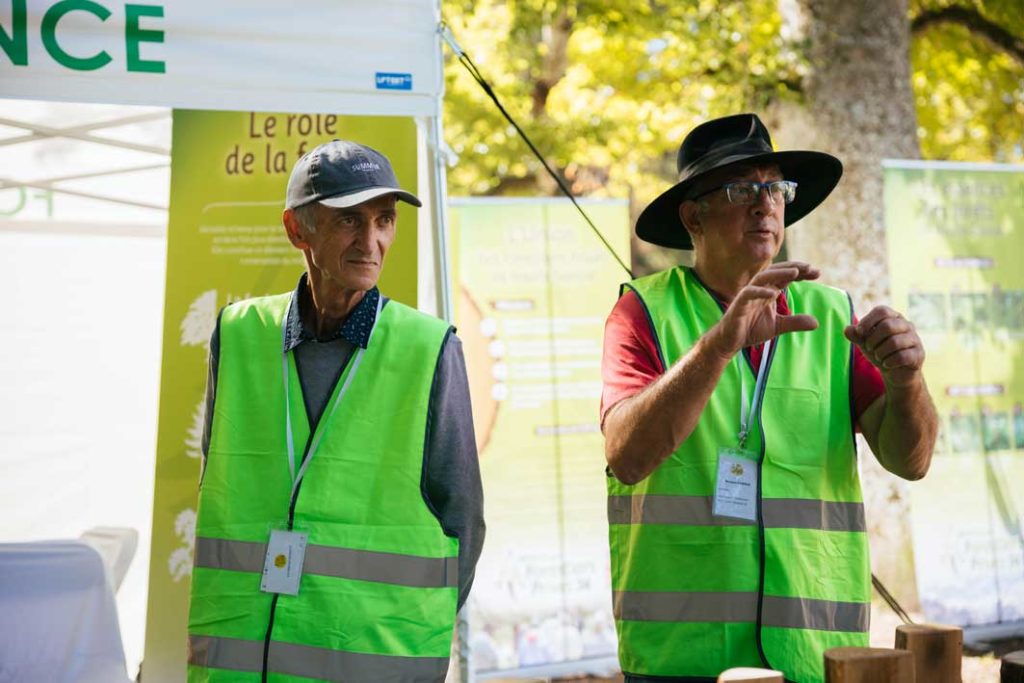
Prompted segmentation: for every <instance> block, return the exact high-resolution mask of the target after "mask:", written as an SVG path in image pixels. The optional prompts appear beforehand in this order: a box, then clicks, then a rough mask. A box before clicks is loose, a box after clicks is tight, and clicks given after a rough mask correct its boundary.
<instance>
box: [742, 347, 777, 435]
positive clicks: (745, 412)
mask: <svg viewBox="0 0 1024 683" xmlns="http://www.w3.org/2000/svg"><path fill="white" fill-rule="evenodd" d="M771 350H772V340H771V339H769V340H768V341H766V342H765V343H764V349H762V350H761V363H760V366H759V367H758V369H757V381H756V382H755V383H754V396H753V397H752V398H751V400H750V402H749V404H748V402H747V383H746V382H745V381H743V378H744V377H745V376H746V373H745V372H743V365H742V363H743V361H742V360H739V356H737V361H738V362H739V365H737V367H738V368H739V369H740V386H741V387H742V390H743V398H742V399H740V433H739V439H740V448H743V444H745V443H746V442H747V435H748V434H750V422H751V420H753V418H754V410H755V409H756V408H757V404H758V401H760V400H761V395H762V394H763V393H764V383H765V376H766V375H767V372H766V369H767V367H768V354H769V353H770V352H771ZM748 405H749V407H748Z"/></svg>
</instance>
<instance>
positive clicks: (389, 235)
mask: <svg viewBox="0 0 1024 683" xmlns="http://www.w3.org/2000/svg"><path fill="white" fill-rule="evenodd" d="M315 217H316V230H315V231H312V232H310V231H308V230H304V231H303V232H304V233H305V234H304V239H305V242H306V244H307V245H308V248H309V262H310V263H309V265H310V267H311V268H315V269H316V270H318V271H319V274H320V276H321V278H322V280H323V281H324V282H325V283H327V282H329V283H331V284H333V285H334V286H335V287H336V288H338V289H342V290H347V291H351V290H361V291H368V290H370V289H373V287H374V286H376V284H377V280H378V279H379V278H380V273H381V269H382V268H383V266H384V256H385V255H386V254H387V251H388V248H389V247H390V246H391V243H392V242H394V241H395V229H396V224H397V219H398V214H397V212H396V209H395V196H394V195H383V196H381V197H377V198H375V199H371V200H369V201H366V202H363V203H362V204H357V205H356V206H352V207H346V208H340V209H339V208H332V207H328V206H323V205H322V204H317V205H316V207H315Z"/></svg>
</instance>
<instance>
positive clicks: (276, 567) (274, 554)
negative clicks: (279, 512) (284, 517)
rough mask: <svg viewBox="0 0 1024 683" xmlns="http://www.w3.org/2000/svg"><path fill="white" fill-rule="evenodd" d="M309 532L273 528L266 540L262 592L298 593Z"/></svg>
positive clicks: (261, 583)
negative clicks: (268, 538)
mask: <svg viewBox="0 0 1024 683" xmlns="http://www.w3.org/2000/svg"><path fill="white" fill-rule="evenodd" d="M308 540H309V534H304V533H301V532H298V531H284V530H282V529H273V530H272V531H271V532H270V540H269V541H268V542H267V556H266V557H265V558H264V559H263V579H262V581H260V590H261V591H263V592H264V593H284V594H285V595H298V594H299V581H301V580H302V563H303V561H304V560H305V558H306V542H307V541H308Z"/></svg>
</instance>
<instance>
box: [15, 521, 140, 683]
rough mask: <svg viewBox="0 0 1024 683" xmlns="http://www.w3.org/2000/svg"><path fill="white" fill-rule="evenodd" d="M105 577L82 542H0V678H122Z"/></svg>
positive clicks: (116, 681) (55, 681) (25, 682)
mask: <svg viewBox="0 0 1024 683" xmlns="http://www.w3.org/2000/svg"><path fill="white" fill-rule="evenodd" d="M128 680H129V679H128V675H127V672H126V670H125V661H124V648H123V646H122V644H121V632H120V627H119V626H118V620H117V606H116V604H115V602H114V594H113V590H112V587H111V581H110V580H109V579H108V577H107V572H106V569H105V566H104V562H103V559H102V558H101V557H100V555H99V553H98V552H97V551H96V550H95V549H93V548H92V547H91V546H89V545H88V544H87V543H84V542H82V541H40V542H35V543H8V544H0V683H127V682H128Z"/></svg>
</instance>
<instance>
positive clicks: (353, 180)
mask: <svg viewBox="0 0 1024 683" xmlns="http://www.w3.org/2000/svg"><path fill="white" fill-rule="evenodd" d="M385 194H393V195H395V196H396V197H397V198H398V199H401V200H402V201H404V202H407V203H409V204H412V205H413V206H423V203H422V202H421V201H420V200H419V199H417V198H416V195H414V194H412V193H410V192H406V191H405V190H403V189H402V188H400V187H399V186H398V178H396V177H395V171H394V169H393V168H391V162H390V161H388V158H387V157H386V156H384V155H383V154H381V153H380V152H378V151H377V150H375V149H373V148H371V147H367V146H366V145H360V144H359V143H358V142H350V141H348V140H331V141H330V142H325V143H323V144H322V145H318V146H317V147H316V148H315V149H313V150H311V151H310V152H307V153H306V154H304V155H303V156H302V158H301V159H299V160H298V161H297V162H295V168H293V169H292V175H291V178H289V179H288V195H287V197H286V199H285V208H288V209H295V208H298V207H300V206H305V205H307V204H312V203H313V202H320V203H321V204H323V205H324V206H330V207H334V208H344V207H348V206H355V205H356V204H362V203H363V202H366V201H369V200H371V199H374V198H375V197H379V196H381V195H385Z"/></svg>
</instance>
